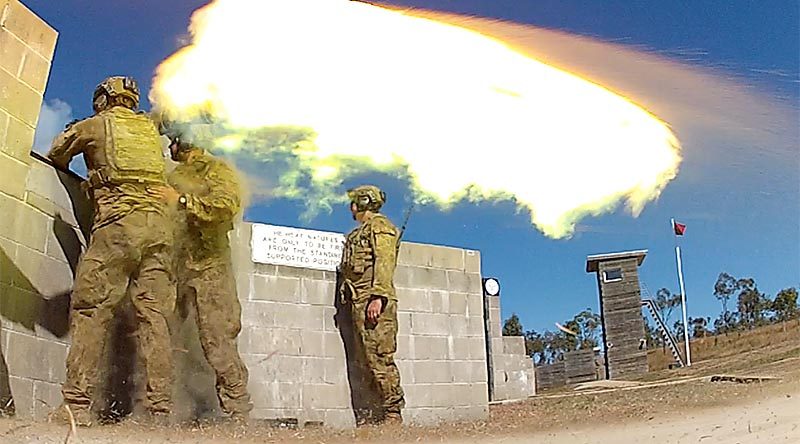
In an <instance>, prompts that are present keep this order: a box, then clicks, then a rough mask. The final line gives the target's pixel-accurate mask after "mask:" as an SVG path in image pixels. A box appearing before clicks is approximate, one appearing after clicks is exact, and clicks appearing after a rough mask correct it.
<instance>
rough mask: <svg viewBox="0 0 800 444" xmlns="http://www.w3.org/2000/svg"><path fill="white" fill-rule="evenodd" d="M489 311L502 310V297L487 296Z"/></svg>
mask: <svg viewBox="0 0 800 444" xmlns="http://www.w3.org/2000/svg"><path fill="white" fill-rule="evenodd" d="M486 301H487V303H488V305H489V309H495V310H500V296H486Z"/></svg>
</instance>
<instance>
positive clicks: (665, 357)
mask: <svg viewBox="0 0 800 444" xmlns="http://www.w3.org/2000/svg"><path fill="white" fill-rule="evenodd" d="M787 343H793V344H797V345H798V346H800V319H795V320H792V321H788V322H783V323H780V324H773V325H767V326H764V327H760V328H757V329H754V330H746V331H740V332H734V333H728V334H723V335H717V336H709V337H706V338H698V339H693V340H692V341H691V344H690V346H691V349H692V362H693V363H700V362H703V361H708V360H714V359H725V358H730V357H732V356H736V355H739V354H742V353H749V352H752V351H757V350H761V349H764V348H769V347H774V346H781V345H785V344H787ZM679 348H680V351H681V354H683V343H681V344H680V346H679ZM673 362H674V361H673V358H672V354H671V353H670V352H669V350H667V349H662V348H658V349H654V350H650V351H649V352H648V354H647V364H648V366H649V367H650V371H659V370H664V369H666V368H668V366H669V364H671V363H673Z"/></svg>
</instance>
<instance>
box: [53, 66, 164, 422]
mask: <svg viewBox="0 0 800 444" xmlns="http://www.w3.org/2000/svg"><path fill="white" fill-rule="evenodd" d="M138 106H139V88H138V87H137V85H136V82H135V81H134V80H133V79H132V78H130V77H109V78H108V79H106V80H104V81H103V82H102V83H101V84H100V85H98V86H97V88H96V89H95V92H94V97H93V107H94V112H95V114H94V116H92V117H89V118H87V119H85V120H82V121H80V122H77V123H74V124H72V125H70V126H69V127H68V128H67V129H66V130H65V131H64V132H62V133H61V134H60V135H59V136H58V137H57V138H56V139H55V140H54V141H53V146H52V148H51V149H50V152H49V153H48V157H49V158H50V159H51V160H52V161H53V163H54V164H55V165H56V166H58V167H60V168H64V169H65V168H67V167H68V166H69V163H70V161H71V160H72V158H73V157H74V156H76V155H78V154H81V153H82V154H83V156H84V161H85V162H86V167H87V169H88V171H89V173H88V179H87V180H86V182H84V187H85V189H86V191H87V192H88V193H89V194H90V196H91V198H92V201H93V203H94V223H93V226H92V236H91V240H90V242H89V247H88V248H87V250H86V252H85V253H84V254H83V257H82V258H81V261H80V264H79V265H78V268H77V271H76V276H75V283H74V286H73V291H72V300H71V306H70V309H71V331H72V346H71V347H70V350H69V355H68V356H67V380H66V382H64V385H63V387H62V390H61V392H62V395H63V397H64V404H65V406H66V407H68V408H69V409H60V410H59V411H58V412H56V415H55V419H61V420H65V419H67V416H68V413H69V411H67V410H71V412H72V414H73V415H74V417H75V420H76V422H77V423H78V424H80V425H84V426H89V425H91V423H92V422H93V413H92V404H93V401H94V395H95V389H96V386H97V384H98V383H99V382H100V370H99V369H100V368H101V367H102V365H101V357H102V353H103V351H104V346H105V343H106V336H107V332H108V329H109V325H110V323H111V320H112V318H113V317H114V311H115V309H116V308H117V307H118V306H119V305H120V303H121V302H123V300H124V298H125V297H126V295H130V297H131V300H132V303H133V306H134V309H135V310H136V318H137V320H138V323H139V331H140V333H139V342H140V344H141V350H142V353H143V356H144V361H145V372H146V380H147V408H148V410H149V411H150V412H151V413H152V414H155V415H165V414H168V413H169V412H170V410H171V393H172V360H171V358H170V356H171V347H170V335H169V330H168V327H167V320H166V317H165V313H169V312H172V310H173V309H174V304H175V295H174V294H175V286H174V281H173V274H172V272H171V270H172V268H171V260H172V247H173V237H172V236H173V234H172V231H171V229H170V221H169V220H168V218H167V217H166V206H165V205H164V203H163V202H161V201H159V200H158V199H155V198H153V197H152V196H151V195H150V194H148V192H147V186H150V185H163V184H165V183H166V164H165V160H164V155H163V152H162V146H161V139H160V136H159V134H158V131H157V130H156V127H155V125H154V124H153V122H152V121H151V120H150V119H149V118H148V117H146V116H145V115H143V114H140V113H137V112H136V109H137V108H138Z"/></svg>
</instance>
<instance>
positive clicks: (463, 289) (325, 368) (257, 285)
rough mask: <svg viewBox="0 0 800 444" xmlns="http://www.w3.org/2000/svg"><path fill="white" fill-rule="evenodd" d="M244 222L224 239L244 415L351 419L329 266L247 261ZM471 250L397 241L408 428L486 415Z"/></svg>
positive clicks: (476, 273)
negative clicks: (231, 254) (238, 321)
mask: <svg viewBox="0 0 800 444" xmlns="http://www.w3.org/2000/svg"><path fill="white" fill-rule="evenodd" d="M251 231H252V225H250V224H242V225H241V226H239V227H238V228H237V230H236V231H235V233H234V235H233V236H232V240H233V245H234V251H235V252H236V253H235V255H236V257H235V268H236V271H237V282H238V288H239V297H240V299H241V302H242V306H243V331H242V334H241V336H240V340H239V344H240V350H241V352H242V354H243V357H244V359H245V361H246V363H247V365H248V367H249V369H250V389H251V391H252V393H253V395H254V403H255V409H254V411H253V416H254V417H259V418H269V419H278V418H297V420H298V422H299V423H301V424H302V423H306V422H320V421H321V422H324V423H325V424H326V425H327V426H332V427H349V426H352V425H353V424H354V421H355V415H354V411H353V409H354V407H355V408H356V409H357V408H358V407H359V402H360V398H361V397H362V396H366V393H362V391H364V388H363V387H357V386H353V387H351V384H352V381H350V379H352V377H353V375H352V374H349V372H348V354H349V351H348V341H347V337H346V335H347V316H346V312H345V311H340V310H341V307H340V304H338V303H337V301H336V299H335V296H336V274H335V272H330V271H320V270H311V269H302V268H294V267H287V266H276V265H265V264H257V263H253V262H252V261H251V260H250V258H251V251H250V236H251ZM480 282H481V278H480V256H479V253H478V252H474V251H467V250H461V249H456V248H447V247H437V246H431V245H420V244H411V243H404V244H403V246H402V248H401V250H400V255H399V258H398V269H397V272H396V275H395V284H396V286H397V292H398V300H399V301H398V322H399V334H398V351H397V355H396V357H397V365H398V367H399V369H400V374H401V379H402V386H403V389H404V391H405V394H406V409H405V411H404V415H405V417H406V418H407V419H408V420H409V421H410V422H413V423H416V424H428V423H436V422H440V421H445V420H458V419H477V418H484V417H486V415H487V414H488V407H487V404H488V391H487V390H488V388H487V376H486V375H487V373H486V347H485V336H484V330H483V307H482V302H481V288H480Z"/></svg>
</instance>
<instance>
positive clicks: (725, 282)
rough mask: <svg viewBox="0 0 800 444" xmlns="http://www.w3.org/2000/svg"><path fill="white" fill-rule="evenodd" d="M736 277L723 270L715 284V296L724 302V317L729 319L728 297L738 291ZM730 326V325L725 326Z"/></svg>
mask: <svg viewBox="0 0 800 444" xmlns="http://www.w3.org/2000/svg"><path fill="white" fill-rule="evenodd" d="M738 288H739V287H738V284H737V281H736V278H735V277H733V276H731V275H729V274H728V273H726V272H724V271H723V272H722V273H720V274H719V277H717V282H716V283H715V284H714V297H716V298H717V300H718V301H720V302H721V303H722V317H721V318H722V319H727V318H728V316H726V314H727V313H728V299H730V298H731V296H733V294H734V293H736V290H737V289H738ZM725 327H726V328H728V327H729V326H727V325H726V326H725Z"/></svg>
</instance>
